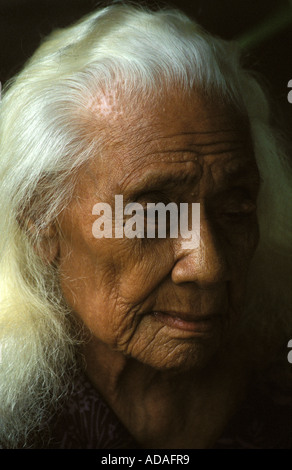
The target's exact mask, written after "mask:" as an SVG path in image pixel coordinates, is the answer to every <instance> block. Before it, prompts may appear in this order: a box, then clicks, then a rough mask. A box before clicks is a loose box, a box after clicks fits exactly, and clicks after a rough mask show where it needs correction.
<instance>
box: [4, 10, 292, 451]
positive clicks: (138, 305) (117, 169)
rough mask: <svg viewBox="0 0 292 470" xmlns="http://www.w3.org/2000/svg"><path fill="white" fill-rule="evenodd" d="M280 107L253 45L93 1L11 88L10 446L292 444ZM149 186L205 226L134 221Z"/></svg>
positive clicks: (154, 199) (7, 172)
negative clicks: (172, 229) (195, 231)
mask: <svg viewBox="0 0 292 470" xmlns="http://www.w3.org/2000/svg"><path fill="white" fill-rule="evenodd" d="M269 121H270V115H269V106H268V103H267V99H266V97H265V95H264V93H263V91H262V89H261V87H260V86H259V84H258V83H257V81H256V80H255V79H254V78H253V77H252V75H251V74H249V73H247V72H246V71H245V70H244V69H243V68H242V67H241V65H240V61H239V52H238V49H237V47H235V45H234V44H229V43H227V42H225V41H223V40H220V39H217V38H214V37H212V36H211V35H209V34H208V33H206V32H205V31H203V30H202V29H201V28H200V27H199V26H198V25H197V24H196V23H195V22H194V21H192V20H191V19H189V18H188V17H186V16H185V15H184V14H183V13H181V12H179V11H173V10H161V11H156V12H153V11H148V10H147V9H144V8H143V9H142V8H140V7H138V6H137V7H135V6H133V5H131V6H127V5H117V4H114V5H112V6H109V7H106V8H103V9H100V10H97V11H96V12H94V13H92V14H90V15H89V16H87V17H86V18H84V19H82V20H81V21H79V22H78V23H77V24H75V25H73V26H71V27H69V28H66V29H64V30H58V31H56V32H54V33H53V34H52V35H51V36H49V38H48V39H46V40H45V41H44V42H43V44H42V45H41V46H40V48H39V49H38V50H37V51H36V53H35V55H34V56H33V57H32V59H31V60H30V61H29V62H28V63H27V64H26V66H25V68H24V69H23V71H22V72H21V73H20V74H19V75H18V76H17V77H15V78H14V79H13V80H12V82H11V83H10V84H9V86H7V87H6V90H4V96H3V100H2V103H1V128H0V139H1V140H0V178H1V202H0V204H1V219H0V225H1V227H0V232H1V241H0V248H1V249H0V253H1V264H0V276H1V293H0V294H1V295H0V297H1V310H0V341H1V342H0V344H1V365H0V389H1V393H0V428H1V429H0V442H1V445H2V447H4V448H22V447H33V448H95V449H96V448H109V449H113V448H138V447H140V448H152V449H159V448H160V449H163V448H193V449H195V448H201V449H203V448H219V447H221V448H222V447H227V448H239V447H247V448H272V447H278V448H286V447H289V445H290V444H291V443H290V442H289V432H290V431H291V420H290V418H289V414H288V413H287V410H288V408H287V406H288V405H289V403H288V402H289V397H288V402H287V400H286V402H285V401H283V400H282V401H281V403H280V404H277V402H276V398H277V397H276V395H277V393H276V392H275V387H274V388H272V387H270V388H267V387H268V385H267V384H266V388H263V389H261V388H260V386H259V385H257V384H256V382H255V377H257V378H258V379H259V378H260V377H259V375H260V374H259V373H260V372H262V371H263V370H264V369H267V368H268V367H270V366H271V364H272V362H273V361H272V360H273V359H277V358H278V357H279V358H280V362H281V365H283V366H286V363H287V364H288V362H287V339H289V333H290V331H291V330H290V327H291V323H290V320H289V318H290V316H289V315H290V313H289V308H290V306H291V296H290V291H289V287H288V286H290V282H291V269H290V268H291V257H289V253H288V250H289V244H290V242H291V236H290V234H291V231H290V228H291V221H290V219H289V217H288V215H287V214H290V208H289V205H290V203H291V199H289V193H288V187H289V186H288V184H289V181H290V174H291V173H290V169H289V166H288V164H287V161H286V158H285V154H284V152H283V151H282V150H281V145H280V144H279V142H278V139H277V137H276V134H275V132H274V131H273V130H272V129H271V126H270V123H269ZM116 196H122V203H123V207H122V216H121V217H120V216H119V217H115V215H116V212H117V208H116V207H115V201H116ZM119 201H121V199H119ZM99 203H102V204H107V206H106V207H110V208H111V209H112V214H113V217H112V219H111V220H109V218H108V217H105V218H103V219H102V220H103V221H102V222H101V219H99V216H100V217H102V211H99V212H98V211H96V210H94V208H96V207H97V206H96V204H99ZM133 203H139V204H141V206H142V208H146V207H148V206H147V205H148V204H150V203H152V204H153V203H154V204H158V203H163V204H164V205H167V204H169V203H174V204H175V205H176V207H179V205H180V204H181V203H184V204H187V208H188V209H190V208H192V207H197V204H200V206H199V207H200V213H199V215H200V238H199V242H198V243H197V242H196V241H195V240H194V239H192V240H191V241H189V242H186V239H185V238H184V237H183V236H182V233H181V232H178V235H177V236H169V230H167V234H166V236H165V237H159V236H157V228H158V227H157V224H156V225H155V226H154V228H155V230H156V231H155V236H154V237H153V236H152V237H147V234H146V235H145V236H142V235H141V232H139V233H138V232H135V230H134V228H135V227H134V226H135V224H137V223H138V219H135V223H134V222H133V224H132V236H126V234H125V232H124V231H123V228H124V227H125V226H126V224H127V223H128V222H129V215H131V214H130V213H129V211H128V212H127V211H126V210H124V211H123V209H124V208H125V206H126V205H128V204H133ZM99 207H100V206H99ZM103 207H105V206H103ZM128 207H133V206H128ZM135 207H137V206H135ZM139 207H140V206H139ZM103 212H105V211H103ZM188 212H189V215H190V216H191V214H190V212H191V211H188ZM143 213H144V212H143ZM133 214H135V211H134V212H133ZM140 215H141V214H140ZM144 215H145V219H146V213H144ZM103 216H104V214H103ZM97 221H99V222H98V223H99V224H100V225H99V228H100V231H99V235H98V236H95V235H94V234H95V231H94V229H93V228H94V224H95V223H96V222H97ZM109 221H110V222H111V223H112V229H113V230H111V231H110V233H109V232H106V231H105V230H104V233H102V231H103V229H104V228H105V225H106V224H107V222H109ZM140 222H141V219H140ZM146 222H147V221H146V220H145V224H146ZM150 223H151V221H150ZM152 223H155V220H154V221H153V220H152ZM189 225H190V224H189ZM116 228H118V231H115V229H116ZM168 228H169V223H168V225H167V229H168ZM120 229H122V231H121V230H120ZM283 347H284V348H286V349H285V354H282V355H281V353H282V348H283ZM278 370H279V369H277V373H278ZM267 377H270V376H267ZM277 380H278V381H280V377H279V373H278V375H277ZM263 390H264V392H266V393H264V392H263ZM271 390H273V393H271ZM285 419H286V421H285ZM252 429H257V433H256V436H254V435H251V434H250V431H251V430H252ZM273 431H275V432H274V434H273Z"/></svg>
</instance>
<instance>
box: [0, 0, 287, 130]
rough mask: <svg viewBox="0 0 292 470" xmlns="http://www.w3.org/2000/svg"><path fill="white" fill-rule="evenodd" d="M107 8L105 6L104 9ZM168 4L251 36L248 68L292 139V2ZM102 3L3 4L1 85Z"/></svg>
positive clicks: (230, 32)
mask: <svg viewBox="0 0 292 470" xmlns="http://www.w3.org/2000/svg"><path fill="white" fill-rule="evenodd" d="M108 3H110V2H106V1H105V2H102V5H106V4H108ZM140 3H143V4H146V5H149V6H155V5H161V4H162V5H164V4H165V3H161V2H159V1H157V2H153V1H143V2H140ZM166 3H167V4H168V5H170V6H174V7H178V8H180V9H182V10H183V11H185V12H186V13H187V14H189V15H191V16H192V17H194V18H195V19H197V20H198V21H199V22H200V23H201V24H202V25H203V26H204V27H205V28H206V29H208V30H209V31H211V32H212V33H214V34H216V35H219V36H221V37H222V38H224V39H237V38H240V37H242V36H246V34H248V38H249V45H248V46H247V47H246V48H244V53H245V59H246V63H247V64H248V66H249V68H251V69H253V70H256V71H257V72H259V73H260V74H261V75H262V77H263V80H264V83H265V84H266V85H267V86H268V89H269V90H270V93H271V96H272V99H273V116H275V121H277V122H280V126H281V127H282V128H284V131H285V132H286V134H289V133H290V132H291V127H292V104H289V103H288V100H287V94H288V87H287V85H288V81H289V80H290V79H292V21H291V15H292V1H291V0H193V1H171V2H166ZM100 4H101V3H100V2H97V1H93V0H0V81H1V82H2V85H3V84H4V83H5V82H6V81H7V80H8V79H9V78H10V77H12V76H13V75H14V74H15V73H17V72H18V71H19V70H20V68H21V67H22V66H23V64H24V62H25V61H26V60H27V59H28V58H29V57H30V56H31V54H32V53H33V52H34V50H35V49H36V48H37V46H38V44H39V43H40V41H41V39H42V38H43V37H44V36H45V35H46V34H48V33H49V32H50V31H51V30H52V29H54V28H58V27H63V26H66V25H69V24H70V23H71V22H73V21H74V20H76V19H79V18H80V17H81V16H82V15H84V14H86V13H88V12H90V11H92V10H93V9H94V8H95V7H96V6H98V5H100ZM289 15H290V21H289ZM285 21H286V24H283V25H282V27H281V24H282V22H284V23H285ZM263 23H264V24H267V23H268V25H267V27H266V28H265V29H264V30H265V34H264V35H263V37H261V39H258V40H254V41H253V40H252V37H253V36H252V35H250V31H253V30H255V31H260V30H261V29H262V24H263Z"/></svg>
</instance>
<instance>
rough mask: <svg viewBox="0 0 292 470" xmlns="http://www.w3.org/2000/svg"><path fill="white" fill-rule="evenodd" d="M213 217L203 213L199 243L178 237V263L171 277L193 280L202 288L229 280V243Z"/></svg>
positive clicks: (174, 280)
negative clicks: (223, 240) (211, 218)
mask: <svg viewBox="0 0 292 470" xmlns="http://www.w3.org/2000/svg"><path fill="white" fill-rule="evenodd" d="M216 235H217V234H216V230H215V228H214V227H212V225H211V223H210V221H208V220H207V219H206V218H202V217H201V223H200V241H199V246H195V247H193V248H192V247H190V246H189V245H186V244H185V243H184V240H183V239H182V238H178V239H177V240H176V247H175V250H176V253H175V255H176V263H175V265H174V267H173V269H172V273H171V277H172V281H173V282H174V283H175V284H181V283H184V282H194V283H196V284H197V285H198V286H199V287H200V288H212V287H215V286H216V285H218V284H220V283H223V282H226V281H228V280H229V268H228V262H227V252H226V251H227V247H226V246H224V244H223V243H222V241H220V240H219V239H218V238H219V237H218V236H216Z"/></svg>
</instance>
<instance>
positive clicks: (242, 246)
mask: <svg viewBox="0 0 292 470" xmlns="http://www.w3.org/2000/svg"><path fill="white" fill-rule="evenodd" d="M102 103H103V109H104V99H103V101H102ZM155 103H156V104H155V106H154V107H153V106H151V105H150V104H149V103H145V104H141V105H139V106H138V107H137V109H135V110H134V111H133V110H132V111H128V106H127V105H126V104H125V105H124V106H122V105H121V104H116V103H114V102H113V101H111V102H110V103H109V104H107V107H106V113H105V112H104V113H102V112H101V113H100V115H101V117H100V121H99V123H100V126H99V128H98V130H96V132H100V129H102V133H103V136H104V141H105V145H104V148H103V151H102V154H101V155H96V158H94V159H92V161H91V162H90V163H89V164H88V165H87V167H86V168H84V169H83V170H82V171H80V175H79V181H78V184H77V188H76V191H75V197H74V200H73V201H72V202H71V204H70V205H69V207H68V208H67V209H66V210H65V211H64V212H63V213H62V215H61V217H60V218H59V230H60V231H61V233H62V236H60V237H59V272H60V280H61V287H62V291H63V293H64V296H65V299H66V301H67V303H68V304H69V305H70V306H71V307H72V310H73V311H74V312H75V314H76V315H77V316H78V317H79V318H80V319H81V320H82V321H83V322H84V324H85V325H86V326H87V327H88V329H89V330H90V331H91V332H92V341H93V342H95V343H99V342H101V343H102V344H106V345H107V346H108V347H109V348H110V349H111V350H114V351H118V352H120V353H121V354H122V355H125V356H126V357H132V358H135V359H137V360H139V361H141V362H143V363H146V364H148V365H150V366H152V367H155V368H158V369H168V368H189V367H196V366H201V365H202V364H205V363H206V361H208V360H209V359H210V358H211V357H212V356H214V354H215V353H216V352H217V351H218V349H219V348H220V346H222V345H223V344H224V341H225V340H226V339H227V338H228V335H229V334H231V333H232V331H234V328H235V329H236V324H237V320H238V318H239V315H240V311H241V308H242V303H243V296H244V289H245V281H246V276H247V270H248V266H249V262H250V260H251V257H252V255H253V253H254V250H255V248H256V245H257V241H258V227H257V217H256V206H255V203H256V197H257V192H258V185H259V177H258V171H257V167H256V163H255V159H254V155H253V152H252V149H251V145H250V141H249V134H248V131H247V127H246V125H245V124H244V123H243V122H242V121H240V120H239V119H238V118H237V117H236V115H235V113H234V112H232V111H231V110H230V109H228V108H227V107H224V106H223V105H222V104H219V103H212V104H210V103H208V102H206V101H204V99H202V98H200V97H199V95H198V94H196V93H193V95H192V96H191V97H186V96H183V95H182V94H181V93H173V95H171V94H169V95H167V96H165V97H163V96H161V97H160V98H159V99H157V100H156V102H155ZM94 109H99V110H100V106H99V104H98V102H97V105H96V108H94V106H92V108H91V110H92V112H94ZM103 114H104V115H103ZM92 125H94V124H92ZM115 195H123V201H124V205H126V204H128V203H131V202H139V203H140V204H142V205H143V206H145V207H146V204H147V203H148V202H154V203H158V202H163V203H164V204H168V203H169V202H174V203H176V204H178V205H179V204H180V203H189V204H191V203H200V244H199V246H198V247H196V246H186V244H185V243H184V240H183V239H182V237H181V236H180V234H179V236H178V238H170V237H169V236H167V237H166V238H157V237H156V238H152V239H148V238H147V237H145V238H127V237H125V236H124V237H123V238H115V237H114V236H113V237H112V238H99V239H97V238H95V237H94V235H93V232H92V227H93V223H94V222H95V221H96V220H97V218H98V216H97V215H94V214H92V210H93V207H94V205H95V204H96V203H98V202H103V203H108V204H110V206H111V207H112V208H113V214H114V203H115ZM126 219H129V216H126V217H125V221H126ZM125 221H124V222H125Z"/></svg>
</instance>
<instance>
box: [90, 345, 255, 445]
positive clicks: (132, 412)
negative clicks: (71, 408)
mask: <svg viewBox="0 0 292 470" xmlns="http://www.w3.org/2000/svg"><path fill="white" fill-rule="evenodd" d="M84 354H85V358H86V364H87V368H86V373H87V375H88V377H89V379H90V381H91V382H92V384H93V385H94V386H95V388H96V389H97V390H98V391H99V392H100V393H101V395H102V396H103V397H104V399H105V401H106V402H107V403H108V405H109V406H110V407H111V408H112V410H113V411H114V412H115V413H116V415H117V417H118V418H119V419H120V420H121V422H122V423H123V424H124V425H125V427H126V428H127V429H128V430H129V432H130V433H131V434H132V436H133V437H134V438H135V439H136V441H137V442H138V443H139V445H140V446H141V447H145V448H208V447H211V446H212V445H213V444H214V443H215V442H216V440H217V439H218V438H219V436H220V434H221V433H222V431H223V430H224V427H225V426H226V424H227V423H228V420H229V419H230V417H231V416H232V414H233V413H234V411H235V409H236V407H237V405H238V403H239V402H240V401H241V399H242V397H243V393H244V389H245V384H246V382H247V376H248V373H247V370H246V368H244V367H242V365H240V364H238V361H235V360H234V355H232V354H230V352H229V354H228V355H227V354H225V355H223V354H221V356H220V355H218V356H217V357H216V359H214V360H213V362H212V363H210V364H209V365H207V366H206V367H204V369H202V370H196V369H191V370H179V371H177V370H175V371H173V370H166V371H165V370H156V369H153V368H151V367H149V366H147V365H145V364H142V363H140V362H138V361H136V360H135V359H132V358H126V357H125V356H124V355H122V354H120V353H118V352H114V351H112V350H110V349H109V348H108V347H107V346H106V345H104V344H103V343H100V342H98V341H95V340H93V341H92V342H90V343H88V344H87V345H86V347H85V351H84ZM230 357H232V360H231V359H230ZM190 429H192V430H193V431H192V432H190ZM195 430H199V431H198V432H196V431H195Z"/></svg>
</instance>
